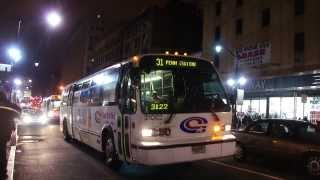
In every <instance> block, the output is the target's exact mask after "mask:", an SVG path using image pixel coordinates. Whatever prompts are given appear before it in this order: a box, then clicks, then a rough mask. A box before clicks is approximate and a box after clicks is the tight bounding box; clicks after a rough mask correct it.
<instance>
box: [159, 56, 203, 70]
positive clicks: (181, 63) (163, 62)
mask: <svg viewBox="0 0 320 180" xmlns="http://www.w3.org/2000/svg"><path fill="white" fill-rule="evenodd" d="M155 65H156V66H157V67H187V68H196V67H197V61H193V60H175V59H166V58H161V57H158V58H156V61H155Z"/></svg>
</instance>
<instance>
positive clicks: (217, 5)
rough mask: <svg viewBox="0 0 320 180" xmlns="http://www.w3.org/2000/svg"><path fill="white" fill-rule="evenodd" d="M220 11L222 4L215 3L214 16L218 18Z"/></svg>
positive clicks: (219, 2)
mask: <svg viewBox="0 0 320 180" xmlns="http://www.w3.org/2000/svg"><path fill="white" fill-rule="evenodd" d="M221 9H222V2H221V1H217V2H216V16H220V14H221Z"/></svg>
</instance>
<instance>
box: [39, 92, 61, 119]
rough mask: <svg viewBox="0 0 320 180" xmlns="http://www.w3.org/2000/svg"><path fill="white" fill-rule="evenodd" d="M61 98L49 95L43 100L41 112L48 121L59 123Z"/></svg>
mask: <svg viewBox="0 0 320 180" xmlns="http://www.w3.org/2000/svg"><path fill="white" fill-rule="evenodd" d="M60 105H61V96H60V95H51V96H48V97H46V98H43V101H42V103H41V110H42V112H43V114H44V115H45V117H46V119H47V120H49V121H57V123H59V115H60Z"/></svg>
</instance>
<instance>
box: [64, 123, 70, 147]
mask: <svg viewBox="0 0 320 180" xmlns="http://www.w3.org/2000/svg"><path fill="white" fill-rule="evenodd" d="M62 132H63V139H64V140H65V141H67V142H71V136H70V134H69V132H68V127H67V121H66V120H64V121H63V128H62Z"/></svg>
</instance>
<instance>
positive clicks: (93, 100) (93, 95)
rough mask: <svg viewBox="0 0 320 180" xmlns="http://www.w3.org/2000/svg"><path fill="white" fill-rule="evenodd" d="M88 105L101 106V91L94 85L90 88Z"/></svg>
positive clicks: (99, 87)
mask: <svg viewBox="0 0 320 180" xmlns="http://www.w3.org/2000/svg"><path fill="white" fill-rule="evenodd" d="M89 94H90V101H89V102H90V105H91V106H101V105H102V89H101V86H98V85H95V86H92V87H91V88H90V93H89Z"/></svg>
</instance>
